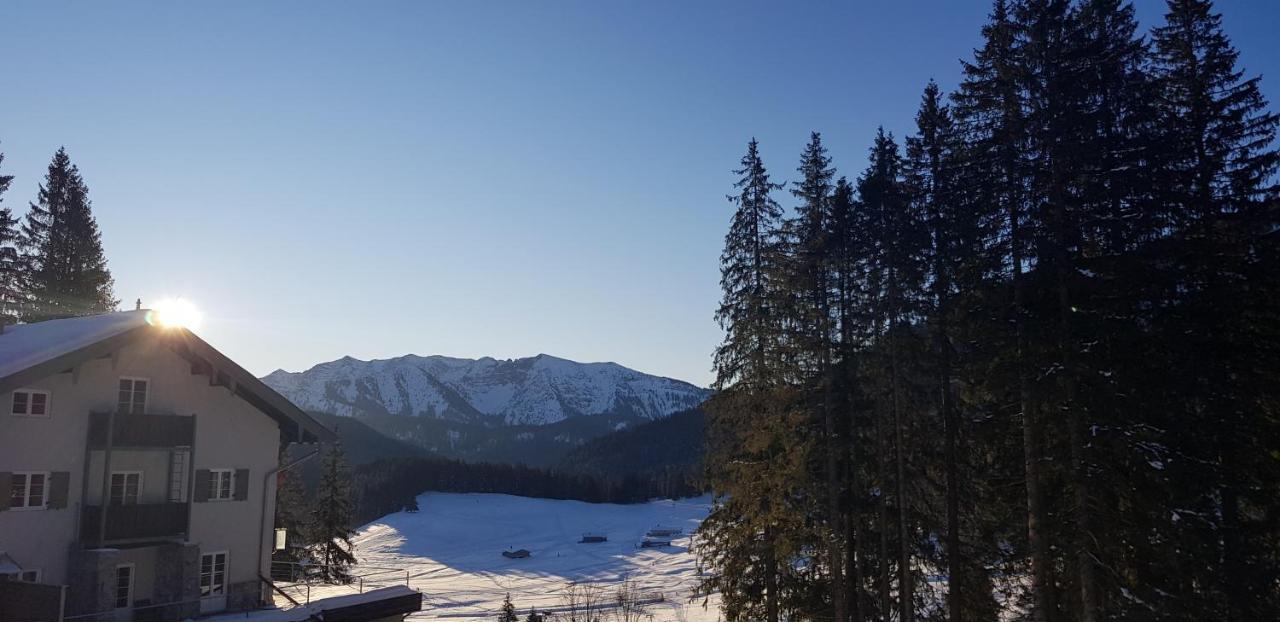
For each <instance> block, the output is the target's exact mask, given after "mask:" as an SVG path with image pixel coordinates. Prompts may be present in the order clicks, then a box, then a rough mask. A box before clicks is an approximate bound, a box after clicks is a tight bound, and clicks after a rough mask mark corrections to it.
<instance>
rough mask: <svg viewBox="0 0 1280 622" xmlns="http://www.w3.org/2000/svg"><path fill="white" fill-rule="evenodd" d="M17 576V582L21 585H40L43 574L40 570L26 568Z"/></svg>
mask: <svg viewBox="0 0 1280 622" xmlns="http://www.w3.org/2000/svg"><path fill="white" fill-rule="evenodd" d="M15 576H16V577H17V579H16V580H17V581H18V582H20V583H39V582H40V578H41V577H42V576H43V573H42V572H40V569H39V568H24V569H23V570H21V571H19V572H18V573H17V575H15ZM28 576H30V578H28Z"/></svg>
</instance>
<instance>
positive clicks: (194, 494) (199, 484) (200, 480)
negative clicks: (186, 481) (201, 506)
mask: <svg viewBox="0 0 1280 622" xmlns="http://www.w3.org/2000/svg"><path fill="white" fill-rule="evenodd" d="M191 499H192V500H193V501H199V502H204V501H208V500H209V469H196V489H195V490H193V491H191Z"/></svg>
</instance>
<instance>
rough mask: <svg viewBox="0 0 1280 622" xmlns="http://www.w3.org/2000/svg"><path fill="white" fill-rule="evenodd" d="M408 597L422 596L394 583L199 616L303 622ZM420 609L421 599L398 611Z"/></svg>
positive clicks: (213, 620) (209, 621)
mask: <svg viewBox="0 0 1280 622" xmlns="http://www.w3.org/2000/svg"><path fill="white" fill-rule="evenodd" d="M408 596H418V597H421V596H422V595H421V594H420V593H419V592H418V591H417V590H414V589H412V588H410V587H408V586H405V585H393V586H391V587H384V588H381V589H377V590H369V591H368V592H364V593H362V594H349V595H347V596H333V597H331V598H325V599H321V600H313V601H311V603H309V604H306V605H302V606H300V607H294V608H293V609H263V610H260V611H243V612H240V613H229V614H224V615H215V616H211V617H207V618H200V620H201V622H218V621H221V620H249V621H250V622H304V621H305V620H313V619H320V620H323V619H325V616H324V614H326V613H330V614H332V613H334V612H336V611H338V610H341V609H347V608H355V607H360V606H362V605H369V604H372V603H377V602H381V601H386V600H392V599H397V598H404V597H408ZM420 608H421V602H419V603H418V608H415V609H411V610H409V609H406V610H405V611H402V612H400V613H409V612H410V611H418V610H419V609H420Z"/></svg>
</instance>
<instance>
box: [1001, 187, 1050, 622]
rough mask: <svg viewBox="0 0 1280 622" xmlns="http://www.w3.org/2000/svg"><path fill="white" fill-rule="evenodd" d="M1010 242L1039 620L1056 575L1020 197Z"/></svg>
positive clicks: (1013, 209)
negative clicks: (1034, 390) (1047, 527)
mask: <svg viewBox="0 0 1280 622" xmlns="http://www.w3.org/2000/svg"><path fill="white" fill-rule="evenodd" d="M1008 201H1009V205H1008V209H1009V232H1010V233H1009V235H1010V239H1009V246H1010V259H1011V263H1012V264H1013V325H1014V338H1015V343H1016V356H1015V358H1014V365H1015V366H1016V374H1017V377H1018V402H1019V404H1018V405H1019V410H1021V412H1022V457H1023V469H1024V472H1025V477H1026V489H1027V548H1029V549H1030V553H1031V580H1032V596H1033V598H1034V600H1035V610H1034V612H1033V615H1034V617H1035V620H1036V622H1047V621H1048V620H1049V619H1050V617H1053V611H1054V604H1053V601H1054V599H1053V575H1052V570H1051V568H1050V567H1049V563H1050V560H1049V544H1048V542H1047V541H1046V540H1045V539H1044V536H1043V534H1042V533H1041V532H1040V529H1041V526H1042V524H1043V523H1044V519H1045V510H1044V502H1043V495H1042V492H1041V490H1040V482H1041V476H1040V462H1041V460H1042V458H1043V453H1044V452H1043V449H1042V448H1041V445H1040V443H1041V439H1042V438H1043V433H1042V431H1041V429H1040V425H1041V424H1040V417H1039V414H1038V413H1037V412H1036V407H1035V404H1034V402H1033V400H1032V395H1031V383H1030V380H1028V379H1027V371H1026V366H1027V365H1028V364H1029V361H1028V357H1027V336H1026V328H1025V326H1024V324H1025V323H1026V317H1025V313H1026V291H1025V289H1026V287H1025V284H1024V283H1023V279H1022V239H1021V235H1020V234H1021V226H1022V223H1021V222H1020V220H1019V216H1018V203H1017V200H1016V197H1010V198H1009V199H1008Z"/></svg>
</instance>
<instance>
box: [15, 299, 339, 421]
mask: <svg viewBox="0 0 1280 622" xmlns="http://www.w3.org/2000/svg"><path fill="white" fill-rule="evenodd" d="M153 317H154V315H153V312H152V311H151V310H149V309H140V310H137V311H123V312H119V313H104V314H101V315H89V316H83V317H73V318H66V319H61V320H49V321H46V322H36V323H32V324H18V325H15V326H8V327H5V329H4V332H3V333H0V393H4V392H7V391H12V390H14V389H17V388H21V387H22V386H24V385H25V384H26V383H28V382H32V381H34V380H38V379H39V378H42V377H45V376H48V375H51V374H56V373H59V372H62V371H66V370H68V369H71V368H74V367H75V366H76V365H78V364H80V363H82V362H84V361H87V360H92V359H95V358H101V357H103V356H108V355H110V354H112V353H113V352H115V351H116V350H118V349H120V348H121V347H123V346H125V345H127V344H128V343H132V342H133V341H134V340H136V339H140V338H144V337H148V336H150V337H155V338H163V339H165V341H166V343H168V344H169V346H170V347H171V348H173V349H174V351H176V352H178V353H179V354H181V355H182V356H184V357H186V358H188V359H189V360H191V361H192V365H193V368H194V367H196V365H197V364H198V365H199V366H200V368H201V369H202V370H203V372H202V373H208V374H209V375H210V379H211V382H213V381H216V382H218V383H220V384H223V385H224V386H227V387H228V388H230V389H231V390H232V392H233V393H235V394H236V395H238V396H240V397H241V398H243V399H245V401H248V402H249V403H250V404H253V405H254V406H255V407H256V408H257V409H258V410H260V411H262V412H263V413H264V414H266V415H267V416H269V417H271V418H272V419H275V420H276V421H277V422H278V423H279V424H280V425H281V431H282V433H287V438H290V439H292V440H299V441H301V440H304V434H303V433H304V432H305V433H306V435H307V436H306V437H305V438H315V439H318V440H326V441H327V440H332V439H333V438H334V434H333V432H332V431H330V430H329V429H327V428H325V427H324V426H322V425H320V424H319V423H316V421H315V420H314V419H312V418H311V416H310V415H308V414H306V413H305V412H303V411H302V410H301V409H300V408H298V407H297V406H295V405H294V404H293V403H292V402H290V401H289V400H287V399H285V398H284V397H283V396H281V395H280V394H279V393H276V392H275V391H274V390H272V389H271V388H269V387H267V386H266V385H264V384H262V381H260V380H258V379H257V378H255V377H254V376H253V374H250V373H249V372H248V371H246V370H245V369H244V368H243V367H241V366H240V365H238V364H237V363H236V362H234V361H232V360H231V359H228V358H227V357H226V355H224V354H222V353H221V352H218V351H217V350H216V349H214V347H213V346H210V345H209V344H208V343H205V342H204V340H202V339H200V338H199V337H197V336H196V335H195V333H192V332H191V331H190V330H187V329H185V328H177V327H163V326H155V325H153V324H152V318H153ZM295 432H296V434H295Z"/></svg>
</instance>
